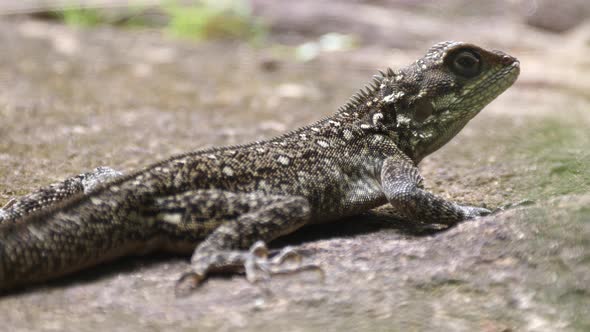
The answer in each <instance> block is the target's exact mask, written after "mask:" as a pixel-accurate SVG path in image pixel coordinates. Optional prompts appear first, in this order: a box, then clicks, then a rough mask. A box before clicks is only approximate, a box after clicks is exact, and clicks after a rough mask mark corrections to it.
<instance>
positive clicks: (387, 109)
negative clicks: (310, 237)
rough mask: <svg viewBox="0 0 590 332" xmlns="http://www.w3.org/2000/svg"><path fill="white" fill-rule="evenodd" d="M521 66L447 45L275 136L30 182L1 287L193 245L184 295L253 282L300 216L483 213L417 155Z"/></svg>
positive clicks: (8, 227)
mask: <svg viewBox="0 0 590 332" xmlns="http://www.w3.org/2000/svg"><path fill="white" fill-rule="evenodd" d="M518 74H519V63H518V61H517V60H516V59H515V58H513V57H511V56H508V55H506V54H504V53H502V52H499V51H487V50H484V49H482V48H480V47H477V46H475V45H472V44H466V43H458V42H443V43H439V44H437V45H435V46H433V47H432V48H431V49H430V50H429V51H428V53H427V54H426V55H425V57H423V58H422V59H419V60H418V61H416V62H415V63H413V64H411V65H409V66H408V67H405V68H403V69H401V70H399V71H393V70H391V69H388V70H387V72H382V73H381V75H378V76H376V77H375V78H374V80H373V82H372V83H371V84H370V85H369V86H368V87H367V88H365V90H361V92H359V93H358V94H357V95H355V96H354V97H353V98H352V99H351V101H349V102H348V103H347V104H346V105H345V106H343V107H341V108H340V109H339V110H338V112H337V113H336V114H335V115H333V116H331V117H329V118H326V119H323V120H320V121H318V122H316V123H314V124H312V125H310V126H306V127H303V128H300V129H297V130H295V131H292V132H290V133H287V134H285V135H283V136H280V137H277V138H274V139H270V140H266V141H262V142H255V143H250V144H246V145H240V146H232V147H223V148H214V149H208V150H199V151H195V152H191V153H187V154H183V155H179V156H175V157H172V158H170V159H168V160H164V161H162V162H159V163H156V164H153V165H151V166H148V167H146V168H145V169H142V170H140V171H137V172H135V173H132V174H129V175H118V174H117V172H115V171H112V170H110V169H107V168H102V169H99V170H97V171H95V172H93V173H87V174H82V175H80V176H78V177H73V178H70V179H68V180H66V181H64V182H62V183H59V184H55V185H53V186H50V187H47V188H43V189H40V190H39V191H37V192H35V193H32V194H29V195H27V196H24V197H22V198H20V199H16V200H14V201H12V202H11V203H9V204H8V205H7V206H6V207H5V208H4V210H0V289H11V288H14V287H17V286H21V285H27V284H30V283H34V282H39V281H42V280H46V279H50V278H54V277H56V276H60V275H64V274H67V273H70V272H73V271H76V270H80V269H82V268H84V267H87V266H91V265H95V264H98V263H100V262H104V261H108V260H111V259H114V258H116V257H120V256H124V255H129V254H137V253H145V252H149V251H153V250H169V251H178V252H191V251H193V252H194V253H193V257H192V260H191V267H190V269H189V271H187V273H186V274H185V275H184V276H183V277H182V278H181V280H180V282H179V283H178V285H177V290H178V291H179V292H182V293H185V292H186V291H188V290H190V289H192V288H194V287H196V286H198V285H199V284H200V282H201V281H202V280H203V279H204V278H205V277H206V276H207V275H208V274H209V272H211V271H215V270H239V269H244V268H245V270H246V272H247V277H248V278H249V279H250V280H256V279H258V278H260V275H262V276H263V277H266V276H267V274H268V273H272V272H275V271H279V270H278V266H279V265H280V263H281V261H282V260H283V259H287V258H289V257H291V256H293V252H292V251H290V250H288V249H287V250H285V251H284V252H283V253H282V254H281V255H279V257H278V258H276V259H274V260H267V259H266V249H265V247H264V245H263V243H264V242H268V241H271V240H273V239H275V238H277V237H279V236H281V235H284V234H287V233H290V232H292V231H294V230H296V229H297V228H299V227H301V226H303V225H305V224H309V223H319V222H326V221H333V220H336V219H339V218H341V217H344V216H350V215H354V214H358V213H361V212H363V211H366V210H369V209H372V208H375V207H378V206H380V205H383V204H386V203H390V204H391V205H392V206H393V208H394V209H395V211H396V212H397V213H398V214H399V215H400V216H402V217H404V218H406V219H408V220H410V221H422V222H429V223H442V224H447V225H453V224H455V223H457V222H459V221H462V220H465V219H469V218H474V217H477V216H481V215H485V214H488V213H490V211H488V210H486V209H483V208H477V207H470V206H462V205H459V204H456V203H454V202H449V201H446V200H444V199H442V198H440V197H438V196H435V195H434V194H432V193H430V192H428V191H425V190H424V189H423V188H422V177H421V176H420V174H419V172H418V168H417V164H418V162H419V161H420V160H422V159H423V158H424V157H425V156H427V155H428V154H430V153H431V152H433V151H435V150H437V149H438V148H439V147H441V146H442V145H444V144H445V143H446V142H447V141H449V140H450V139H451V138H452V137H453V136H455V135H456V134H457V133H458V132H459V131H460V130H461V129H462V128H463V127H464V126H465V125H466V124H467V122H468V121H469V120H470V119H471V118H473V117H474V116H475V115H476V114H477V113H479V111H480V110H481V109H482V108H483V107H484V106H485V105H487V104H488V103H489V102H490V101H492V100H493V99H494V98H496V97H497V96H498V95H500V94H501V93H502V92H503V91H504V90H506V89H507V88H508V87H510V86H511V85H512V83H514V81H515V80H516V78H517V76H518ZM88 179H91V180H92V181H88ZM93 181H99V182H102V184H101V185H99V186H98V187H96V186H94V185H93V184H92V183H93ZM260 241H262V242H260ZM249 247H251V249H250V251H247V249H248V248H249ZM195 248H196V249H195Z"/></svg>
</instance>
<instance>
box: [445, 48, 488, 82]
mask: <svg viewBox="0 0 590 332" xmlns="http://www.w3.org/2000/svg"><path fill="white" fill-rule="evenodd" d="M451 70H452V71H453V72H454V73H455V74H457V75H461V76H463V77H467V78H472V77H475V76H477V75H479V73H480V71H481V61H480V58H479V54H477V53H475V52H474V51H472V50H465V51H460V52H458V53H457V54H455V55H454V56H453V58H452V59H451Z"/></svg>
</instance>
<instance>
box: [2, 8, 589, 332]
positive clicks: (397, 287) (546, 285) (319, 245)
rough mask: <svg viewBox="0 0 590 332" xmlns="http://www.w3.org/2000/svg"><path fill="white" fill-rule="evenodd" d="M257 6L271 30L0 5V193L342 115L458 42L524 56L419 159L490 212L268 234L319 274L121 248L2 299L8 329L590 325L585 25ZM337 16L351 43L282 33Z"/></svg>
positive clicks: (451, 195) (301, 31)
mask: <svg viewBox="0 0 590 332" xmlns="http://www.w3.org/2000/svg"><path fill="white" fill-rule="evenodd" d="M255 3H256V4H257V6H258V7H256V11H257V13H259V14H260V15H263V17H266V18H267V20H268V21H269V22H270V23H269V26H270V28H271V36H270V40H271V41H272V42H270V43H268V44H267V45H266V46H256V47H255V46H252V45H251V44H248V43H245V42H239V41H231V42H228V41H209V42H200V43H196V42H194V41H190V40H177V39H173V38H170V37H168V36H166V35H162V34H161V33H160V32H156V31H146V30H140V29H138V30H133V29H120V28H115V27H106V26H103V27H96V28H91V29H82V28H73V27H69V26H65V25H61V24H59V23H55V22H53V23H52V22H47V21H41V20H37V19H32V18H28V17H13V18H7V19H3V20H1V21H0V45H2V46H1V49H2V52H1V56H0V205H2V204H4V203H6V202H8V201H9V200H10V199H11V198H14V197H17V196H19V195H22V194H25V193H27V192H30V191H31V190H33V189H35V188H38V187H40V186H42V185H46V184H49V183H52V182H55V181H58V180H60V179H63V178H65V177H67V176H71V175H73V174H78V173H81V172H83V171H88V170H90V169H92V168H94V167H97V166H103V165H108V166H111V167H113V168H116V169H119V170H122V171H130V170H133V169H136V168H139V167H142V166H145V165H148V164H150V163H151V162H154V161H157V160H159V159H162V158H165V157H168V156H170V155H172V154H176V153H180V152H185V151H189V150H194V149H198V148H203V147H207V146H214V145H215V146H218V145H228V144H237V143H242V142H245V141H252V140H259V139H263V138H268V137H272V136H275V135H278V134H280V133H282V132H285V131H287V130H289V129H293V128H296V127H298V126H301V125H304V124H308V123H310V122H313V121H315V120H317V119H320V118H322V117H324V116H326V115H329V114H331V113H333V112H334V111H335V110H336V109H337V108H338V107H339V106H341V105H342V104H343V103H344V102H345V101H346V100H347V99H348V98H349V97H350V96H351V95H352V94H353V93H354V92H356V91H357V89H359V88H361V87H363V86H364V84H365V83H366V82H369V81H370V78H371V76H372V75H373V74H375V73H376V70H377V69H385V68H387V67H392V68H397V67H400V66H403V65H405V64H407V63H410V62H411V61H413V60H415V59H417V58H418V57H420V56H421V55H423V53H424V52H425V50H426V49H427V48H428V47H429V46H430V45H431V44H433V43H434V42H438V41H442V40H464V41H469V42H473V43H476V44H478V45H482V46H484V47H486V48H494V49H500V50H503V51H505V52H507V53H509V54H511V55H514V56H516V57H517V58H519V59H520V61H521V65H522V73H521V77H520V78H519V80H518V82H517V83H516V84H515V86H514V87H512V88H511V89H509V90H508V91H507V92H506V93H504V94H503V95H502V96H501V97H500V98H498V99H497V100H496V101H494V102H493V103H492V104H490V105H489V106H488V107H487V108H486V109H485V110H484V111H482V113H481V114H480V115H478V116H477V117H476V118H475V119H474V120H472V121H471V122H470V124H469V125H468V126H467V127H466V128H465V129H464V130H463V131H462V132H461V133H460V134H459V135H458V136H457V137H456V138H455V139H454V140H452V141H451V142H450V143H449V144H447V145H446V146H445V147H443V148H442V149H441V150H439V151H438V152H436V153H435V154H433V155H432V156H430V157H428V158H427V159H425V160H424V161H423V162H422V164H421V165H420V166H421V170H422V174H423V176H424V177H425V178H426V186H427V187H428V188H429V189H430V190H432V191H434V192H436V193H438V194H441V195H442V196H444V197H445V198H448V199H453V200H456V201H459V202H463V203H467V204H472V205H479V206H487V207H488V208H491V209H498V210H497V212H496V213H494V214H492V215H490V216H487V217H484V218H480V219H477V220H474V221H468V222H465V223H462V224H460V225H457V226H456V227H452V228H450V229H446V230H441V229H439V228H436V227H431V226H428V225H423V224H410V223H407V222H402V221H400V220H397V219H395V218H394V217H393V216H392V215H391V211H390V210H389V208H388V207H387V206H385V207H383V208H380V209H378V210H376V211H371V212H368V213H366V214H364V215H362V216H358V217H354V218H349V219H346V220H343V221H340V222H337V223H333V224H328V225H320V226H313V227H308V228H304V229H302V230H300V231H298V232H297V233H295V234H293V235H290V236H287V237H285V238H283V239H280V240H278V241H276V242H275V243H273V246H274V247H276V248H281V247H283V246H285V245H293V246H295V247H296V249H297V250H299V251H300V252H301V253H302V254H303V255H304V257H305V262H308V263H315V264H320V265H321V266H322V267H323V268H324V270H325V273H326V275H325V279H324V280H323V281H322V280H321V279H320V278H319V277H318V276H317V275H316V274H314V273H302V274H300V275H289V276H279V277H276V278H273V279H272V280H270V281H268V282H263V283H259V284H254V285H253V284H249V283H248V282H247V281H246V280H245V279H244V277H243V276H239V275H238V276H220V277H215V278H211V279H210V280H209V281H208V282H207V283H206V284H205V285H204V286H203V287H202V288H200V289H199V290H198V291H197V292H195V293H194V294H193V295H192V296H189V297H187V298H182V299H179V298H175V296H174V292H173V286H174V282H175V281H176V279H177V278H178V277H179V275H180V274H181V273H182V272H184V270H185V269H186V267H187V265H188V257H170V256H164V255H156V256H150V257H138V258H127V259H123V260H120V261H117V262H113V263H110V264H106V265H103V266H99V267H96V268H93V269H90V270H87V271H84V272H82V273H78V274H76V275H73V276H69V277H65V278H62V279H60V280H57V281H54V282H50V283H46V284H43V285H40V286H36V287H31V288H28V289H25V290H23V291H19V292H16V293H12V294H8V295H5V296H3V297H1V298H0V321H1V322H2V326H3V327H2V329H6V330H10V331H26V330H35V331H51V330H59V331H64V330H67V331H96V330H110V331H133V330H146V331H151V330H153V331H160V330H170V331H208V330H211V331H235V330H240V331H260V330H268V331H283V330H284V331H341V330H366V331H403V330H411V331H426V330H443V331H473V330H477V331H556V330H559V331H588V330H590V316H589V315H588V308H590V286H589V285H590V191H589V189H590V153H589V146H590V134H589V132H590V131H589V129H590V93H589V92H588V91H590V79H588V77H590V75H589V74H590V60H589V58H588V57H587V54H588V52H589V51H590V25H588V24H584V23H583V22H582V23H580V24H579V25H577V26H575V27H571V28H570V29H568V30H565V31H563V32H559V33H556V32H550V31H547V30H541V29H540V28H539V27H538V24H537V25H535V26H531V23H530V22H531V20H532V19H531V18H530V16H529V17H527V16H526V15H525V14H526V13H525V14H519V13H520V12H514V11H511V10H509V9H502V8H504V7H500V5H501V4H503V2H501V1H490V2H489V4H488V5H486V6H488V7H486V6H484V5H482V8H479V10H476V9H475V8H472V7H469V6H466V7H460V6H459V5H455V6H456V7H457V8H461V9H463V11H457V10H456V8H455V7H452V6H451V5H448V6H447V7H444V8H441V7H436V6H435V5H432V6H430V7H429V6H423V7H420V6H412V5H411V4H412V3H413V2H410V1H391V2H387V1H367V2H352V1H341V2H340V3H339V5H340V7H338V6H326V5H325V4H326V3H329V2H317V5H316V7H314V5H313V4H311V2H310V1H301V2H295V1H292V2H289V1H276V2H272V1H255ZM279 3H280V4H281V6H279V5H278V4H279ZM291 3H292V4H291ZM448 3H449V4H460V3H472V2H461V1H449V2H448ZM481 3H483V2H481ZM290 4H291V6H292V7H288V6H290ZM305 4H307V5H308V7H300V6H304V5H305ZM492 4H496V5H494V6H496V7H494V6H492ZM504 5H506V4H505V3H504ZM322 6H324V7H322ZM471 6H473V5H471ZM279 7H280V8H279ZM302 8H307V9H306V10H303V9H302ZM343 8H344V9H343ZM453 8H455V9H453ZM507 8H510V7H507ZM351 10H352V11H354V13H355V14H354V15H353V14H351V13H350V11H351ZM453 10H454V11H453ZM298 15H299V20H298ZM303 18H305V20H304V19H303ZM347 22H348V24H346V23H347ZM533 25H534V24H533ZM334 31H337V32H341V33H346V34H351V35H354V36H356V39H357V43H356V47H354V48H351V49H346V50H340V51H328V50H326V51H320V52H319V53H318V54H316V55H314V57H313V58H312V59H310V60H309V61H307V62H301V61H298V60H297V59H296V58H294V57H293V56H291V53H292V52H287V51H286V50H293V49H295V47H296V45H299V43H301V42H305V41H317V40H318V39H319V38H320V36H321V35H323V34H325V33H329V32H334ZM278 43H283V46H280V47H279V46H277V45H278ZM519 203H522V204H519Z"/></svg>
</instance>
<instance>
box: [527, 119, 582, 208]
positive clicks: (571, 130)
mask: <svg viewBox="0 0 590 332" xmlns="http://www.w3.org/2000/svg"><path fill="white" fill-rule="evenodd" d="M524 143H525V146H524V147H521V148H522V150H521V152H522V151H527V152H528V155H529V158H530V164H531V165H536V167H535V169H536V170H535V171H534V172H533V173H536V176H534V181H531V182H529V188H530V193H531V195H532V196H533V197H534V198H535V199H544V198H549V197H554V196H560V195H568V194H581V193H586V192H588V191H589V190H590V152H588V150H587V147H588V146H589V145H590V136H588V133H587V132H586V129H584V128H583V126H576V125H575V124H571V123H564V122H563V121H558V120H546V121H544V122H542V123H541V124H539V125H537V126H534V127H533V128H532V129H531V130H530V131H529V140H528V142H524ZM525 178H527V177H526V176H525ZM529 180H533V179H529Z"/></svg>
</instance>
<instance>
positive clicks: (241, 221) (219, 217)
mask: <svg viewBox="0 0 590 332" xmlns="http://www.w3.org/2000/svg"><path fill="white" fill-rule="evenodd" d="M152 208H153V209H154V211H155V212H157V214H156V220H157V221H158V223H159V224H160V225H161V228H162V229H166V232H167V233H168V234H170V235H171V236H172V237H173V238H176V239H181V238H184V239H187V238H191V237H192V238H194V239H195V240H197V239H198V238H204V240H203V241H202V242H201V243H200V244H199V245H198V246H197V247H196V249H195V251H194V253H193V256H192V258H191V268H190V270H189V271H188V272H186V273H185V274H184V275H183V276H182V278H181V279H180V280H179V282H178V284H177V287H176V290H177V294H178V295H185V294H187V293H189V292H190V290H192V289H194V288H196V287H198V286H199V285H200V283H201V282H202V281H203V280H204V279H205V278H206V277H207V276H208V275H209V274H210V273H212V272H219V271H227V272H241V271H245V272H246V277H247V279H248V280H249V281H251V282H254V281H257V280H260V279H266V278H268V277H269V276H270V275H271V274H274V273H289V272H294V271H299V270H307V269H316V270H319V268H318V267H317V266H314V265H308V266H301V265H300V257H299V255H297V253H296V252H295V251H294V250H293V249H291V248H285V249H283V250H282V251H281V252H280V253H279V254H278V255H276V256H275V257H273V258H269V257H268V250H267V248H266V246H265V243H266V242H268V241H271V240H273V239H276V238H277V237H279V236H281V235H285V234H288V233H291V232H293V231H295V230H296V229H298V228H299V227H301V226H303V225H305V224H306V223H307V222H309V220H310V219H311V211H310V207H309V203H308V201H307V199H305V198H303V197H299V196H280V195H266V194H263V193H232V192H227V191H220V190H200V191H193V192H187V193H184V194H181V195H176V196H172V197H168V198H164V199H161V200H158V201H157V202H156V204H155V205H154V206H152ZM207 223H208V224H207ZM290 260H294V261H295V262H296V263H297V264H296V265H294V266H292V267H291V268H288V269H286V268H284V267H283V266H282V265H283V263H284V262H286V261H290Z"/></svg>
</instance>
